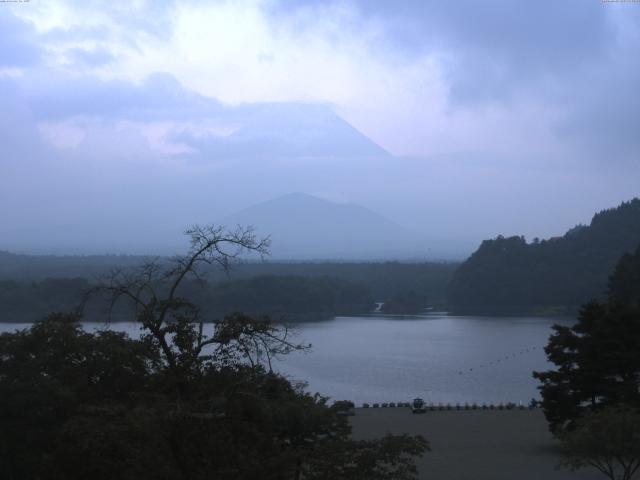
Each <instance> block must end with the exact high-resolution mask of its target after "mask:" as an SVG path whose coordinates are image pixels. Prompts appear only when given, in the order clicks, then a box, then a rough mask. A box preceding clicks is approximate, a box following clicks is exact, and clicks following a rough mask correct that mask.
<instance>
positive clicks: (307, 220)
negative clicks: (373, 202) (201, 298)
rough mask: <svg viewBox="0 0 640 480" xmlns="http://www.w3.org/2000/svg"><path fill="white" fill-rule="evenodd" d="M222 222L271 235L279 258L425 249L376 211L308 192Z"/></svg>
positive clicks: (379, 255)
mask: <svg viewBox="0 0 640 480" xmlns="http://www.w3.org/2000/svg"><path fill="white" fill-rule="evenodd" d="M222 223H223V224H225V225H236V224H238V225H253V226H254V227H255V229H256V232H257V233H258V234H264V235H267V234H268V235H270V236H271V240H272V247H271V254H272V257H273V258H275V259H346V258H350V259H359V260H366V259H383V258H384V259H397V258H399V257H400V258H403V257H404V258H409V257H412V256H414V257H417V256H419V255H420V254H421V253H422V252H423V249H424V245H423V242H422V241H421V239H419V238H418V236H417V235H416V234H414V233H413V232H411V231H410V230H409V229H406V228H405V227H402V226H401V225H398V224H397V223H395V222H393V221H391V220H389V219H387V218H386V217H384V216H382V215H380V214H378V213H376V212H373V211H372V210H369V209H367V208H365V207H362V206H360V205H355V204H342V203H335V202H330V201H327V200H323V199H321V198H318V197H314V196H312V195H308V194H304V193H291V194H287V195H284V196H281V197H278V198H275V199H272V200H268V201H266V202H263V203H260V204H257V205H253V206H251V207H248V208H246V209H244V210H241V211H240V212H238V213H236V214H234V215H232V216H230V217H227V218H225V219H224V220H223V221H222Z"/></svg>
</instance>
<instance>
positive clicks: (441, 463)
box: [350, 408, 604, 480]
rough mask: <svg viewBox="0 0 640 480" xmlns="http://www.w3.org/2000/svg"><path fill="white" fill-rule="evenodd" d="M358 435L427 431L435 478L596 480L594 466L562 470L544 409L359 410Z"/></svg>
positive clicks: (425, 464) (424, 465)
mask: <svg viewBox="0 0 640 480" xmlns="http://www.w3.org/2000/svg"><path fill="white" fill-rule="evenodd" d="M350 418H351V422H352V425H353V434H354V436H355V437H356V438H373V437H379V436H382V435H384V434H385V433H410V434H421V435H423V436H424V437H425V438H426V439H427V440H429V442H430V443H431V449H432V451H431V452H429V453H427V454H425V456H424V457H423V458H422V459H420V460H419V463H418V464H419V469H420V478H421V479H422V478H424V479H429V480H574V479H575V480H582V479H584V480H591V479H594V480H596V479H601V478H604V477H602V474H600V473H598V472H596V471H595V470H593V471H591V470H590V469H585V470H581V471H578V472H570V471H567V470H556V469H555V466H556V465H557V463H558V454H557V443H556V442H555V441H554V439H553V438H552V437H551V435H550V434H549V432H548V430H547V424H546V421H545V419H544V416H543V414H542V412H541V411H539V410H509V411H491V410H487V411H485V410H470V411H464V410H463V411H436V412H427V413H426V414H424V415H414V414H412V413H411V410H410V409H408V408H384V409H382V408H376V409H373V408H369V409H363V408H358V409H356V415H355V416H353V417H350Z"/></svg>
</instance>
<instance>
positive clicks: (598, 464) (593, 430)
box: [560, 406, 640, 480]
mask: <svg viewBox="0 0 640 480" xmlns="http://www.w3.org/2000/svg"><path fill="white" fill-rule="evenodd" d="M560 438H561V440H562V454H563V461H562V463H561V465H562V466H564V467H568V468H570V469H572V470H577V469H580V468H583V467H587V466H589V467H593V468H595V469H596V470H598V471H599V472H600V473H602V474H603V475H604V476H606V477H607V478H609V479H610V480H631V479H632V478H633V476H634V474H635V473H636V472H637V471H638V468H640V411H639V410H638V409H637V408H629V407H625V406H611V407H606V408H604V409H602V410H599V411H596V412H589V413H587V414H586V415H584V417H583V418H581V419H580V420H578V422H577V424H576V425H575V428H574V429H572V430H571V431H567V432H563V433H562V434H561V435H560Z"/></svg>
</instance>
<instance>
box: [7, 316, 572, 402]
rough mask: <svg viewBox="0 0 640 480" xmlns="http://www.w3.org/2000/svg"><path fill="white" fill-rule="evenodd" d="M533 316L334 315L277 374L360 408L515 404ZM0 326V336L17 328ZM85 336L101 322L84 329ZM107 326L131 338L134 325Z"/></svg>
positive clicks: (531, 355)
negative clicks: (417, 400)
mask: <svg viewBox="0 0 640 480" xmlns="http://www.w3.org/2000/svg"><path fill="white" fill-rule="evenodd" d="M570 322H572V320H571V319H558V318H536V317H511V318H505V317H500V318H492V317H473V316H465V317H455V316H448V315H446V314H432V315H428V316H422V317H393V316H363V317H338V318H335V319H334V320H332V321H326V322H317V323H306V324H301V325H299V327H298V329H297V330H298V334H297V335H298V337H297V338H298V340H299V341H300V342H301V343H311V344H312V345H313V348H312V351H311V353H307V354H292V355H290V356H288V357H285V358H282V359H281V360H280V361H279V362H278V363H277V367H276V368H277V369H278V370H279V371H281V372H282V373H284V374H285V375H287V376H289V377H291V378H292V379H295V380H305V381H307V382H308V383H309V389H310V390H311V391H313V392H316V391H317V392H320V393H321V394H323V395H327V396H330V397H332V398H334V399H350V400H353V401H355V402H356V403H362V402H370V403H372V402H398V401H408V400H410V399H411V398H413V397H415V396H421V397H423V398H424V399H425V400H427V401H428V402H436V403H437V402H450V403H457V402H460V403H464V402H469V403H471V402H478V403H483V402H487V403H489V402H494V403H498V402H516V403H517V402H520V401H521V402H523V403H527V402H528V401H529V400H530V399H531V398H532V397H536V398H538V393H537V390H536V385H537V384H536V381H535V380H534V379H533V378H532V377H531V372H532V371H533V370H545V369H548V368H549V367H550V366H549V364H548V363H547V362H546V358H545V355H544V351H543V349H542V348H543V347H544V345H545V344H546V343H547V339H548V337H549V335H550V334H551V329H550V327H551V325H552V324H553V323H563V324H566V323H570ZM24 327H25V325H24V324H22V325H19V324H0V331H9V330H15V328H24ZM85 328H86V329H88V330H94V329H97V328H104V325H102V324H85ZM111 328H114V329H118V330H124V331H127V332H128V333H129V334H130V335H131V336H137V335H138V334H139V327H138V325H137V324H135V323H115V324H112V325H111Z"/></svg>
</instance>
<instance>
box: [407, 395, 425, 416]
mask: <svg viewBox="0 0 640 480" xmlns="http://www.w3.org/2000/svg"><path fill="white" fill-rule="evenodd" d="M426 412H427V409H426V407H425V404H424V400H423V399H421V398H414V399H413V402H412V403H411V413H426Z"/></svg>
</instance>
